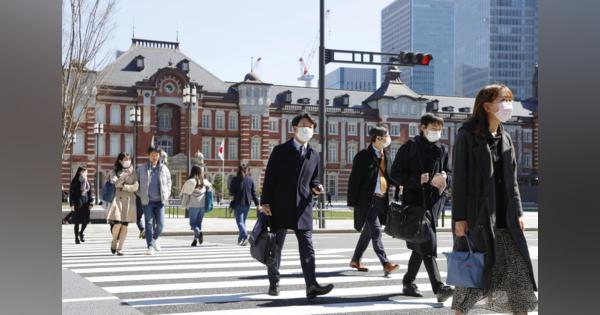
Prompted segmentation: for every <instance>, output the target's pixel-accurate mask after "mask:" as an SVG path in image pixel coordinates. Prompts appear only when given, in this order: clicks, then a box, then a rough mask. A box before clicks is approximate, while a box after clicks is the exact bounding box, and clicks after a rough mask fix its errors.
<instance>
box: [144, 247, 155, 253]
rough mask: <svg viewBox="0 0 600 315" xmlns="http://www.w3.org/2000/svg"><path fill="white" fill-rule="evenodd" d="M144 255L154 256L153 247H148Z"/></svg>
mask: <svg viewBox="0 0 600 315" xmlns="http://www.w3.org/2000/svg"><path fill="white" fill-rule="evenodd" d="M146 255H154V247H152V246H150V247H148V250H147V251H146Z"/></svg>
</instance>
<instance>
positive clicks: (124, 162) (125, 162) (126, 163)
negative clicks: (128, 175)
mask: <svg viewBox="0 0 600 315" xmlns="http://www.w3.org/2000/svg"><path fill="white" fill-rule="evenodd" d="M121 165H123V168H129V167H130V166H131V161H122V162H121Z"/></svg>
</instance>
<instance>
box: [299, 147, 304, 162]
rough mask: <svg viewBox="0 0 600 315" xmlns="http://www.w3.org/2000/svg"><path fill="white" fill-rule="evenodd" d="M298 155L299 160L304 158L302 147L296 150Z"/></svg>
mask: <svg viewBox="0 0 600 315" xmlns="http://www.w3.org/2000/svg"><path fill="white" fill-rule="evenodd" d="M298 153H300V158H302V159H303V158H304V146H303V145H301V146H300V148H298Z"/></svg>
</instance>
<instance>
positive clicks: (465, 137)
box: [452, 84, 537, 314]
mask: <svg viewBox="0 0 600 315" xmlns="http://www.w3.org/2000/svg"><path fill="white" fill-rule="evenodd" d="M512 100H513V95H512V92H511V90H510V89H509V88H508V87H507V86H505V85H497V84H494V85H488V86H486V87H484V88H483V89H481V90H480V91H479V93H477V96H476V97H475V106H474V108H473V115H472V116H471V117H470V118H469V120H468V121H467V122H465V123H464V124H463V125H462V127H461V128H460V129H459V131H458V135H457V138H456V143H455V145H454V150H453V154H454V156H453V159H452V161H453V162H452V164H453V170H452V177H453V179H452V222H453V224H452V226H453V233H454V236H455V239H454V250H455V251H464V250H467V244H466V241H467V240H466V238H465V236H466V237H469V238H470V240H471V241H472V242H471V244H472V246H471V247H472V249H473V250H474V251H478V252H484V253H485V260H484V269H483V282H484V287H483V288H463V287H456V291H455V292H454V296H453V299H452V309H453V310H455V314H466V313H467V312H469V311H470V310H471V309H472V308H473V307H474V305H475V303H477V302H478V301H480V300H484V299H485V301H486V303H485V304H483V305H482V307H483V308H486V309H489V310H491V311H493V312H498V313H513V314H527V312H531V311H533V310H535V308H536V307H537V297H536V295H535V293H534V291H537V285H536V283H535V279H534V276H533V267H532V264H531V258H530V256H529V250H528V248H527V241H526V239H525V235H524V233H523V232H524V229H525V225H524V223H523V219H522V215H523V206H522V204H521V196H520V193H519V186H518V182H517V162H516V158H515V149H514V145H513V141H512V139H511V137H510V135H509V134H508V132H507V131H506V130H505V129H504V127H503V123H505V122H507V121H508V120H509V119H510V117H511V115H512V109H513V104H512Z"/></svg>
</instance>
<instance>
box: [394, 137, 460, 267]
mask: <svg viewBox="0 0 600 315" xmlns="http://www.w3.org/2000/svg"><path fill="white" fill-rule="evenodd" d="M426 151H427V152H426ZM429 151H430V152H429ZM413 152H414V153H413ZM425 155H428V156H435V158H434V160H436V161H437V163H435V162H434V164H432V165H427V164H426V163H424V160H423V157H424V156H425ZM442 171H444V172H446V173H447V174H448V181H449V178H450V173H451V172H450V169H449V167H448V151H447V150H446V148H445V147H444V145H443V144H441V143H440V142H439V141H438V142H435V143H432V144H430V143H429V142H428V141H427V140H426V139H425V138H424V137H422V136H416V137H415V138H414V139H412V140H409V141H407V142H406V143H405V144H404V145H402V146H401V147H400V149H399V150H398V152H397V153H396V157H395V158H394V164H393V166H392V173H391V174H392V178H393V179H394V180H395V181H396V182H397V183H398V184H399V185H401V186H402V187H403V190H402V203H403V204H405V205H413V206H424V207H425V209H427V211H428V212H429V216H430V219H431V220H432V225H431V228H432V230H433V237H432V238H431V240H430V241H427V242H424V243H421V244H415V243H412V242H406V246H407V247H408V248H409V249H411V250H414V251H416V252H417V253H419V254H421V255H425V256H437V234H436V228H435V222H437V221H438V216H439V212H441V211H439V210H440V209H443V203H444V202H445V201H446V198H445V196H444V194H443V193H441V194H440V192H439V190H438V189H437V188H435V187H433V186H431V185H429V184H425V185H421V174H422V173H429V175H430V178H433V175H434V174H436V173H441V172H442ZM423 198H425V203H423ZM442 211H443V210H442Z"/></svg>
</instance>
